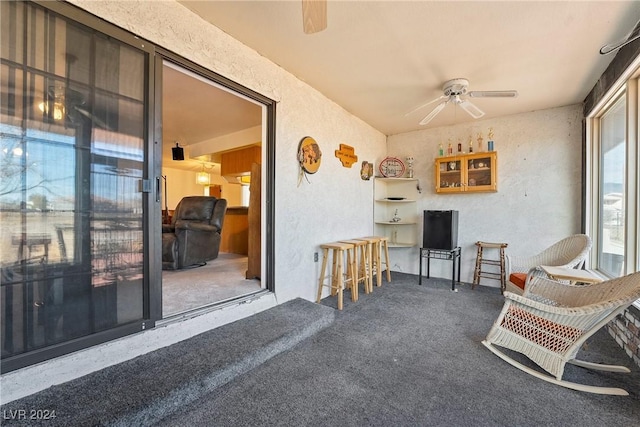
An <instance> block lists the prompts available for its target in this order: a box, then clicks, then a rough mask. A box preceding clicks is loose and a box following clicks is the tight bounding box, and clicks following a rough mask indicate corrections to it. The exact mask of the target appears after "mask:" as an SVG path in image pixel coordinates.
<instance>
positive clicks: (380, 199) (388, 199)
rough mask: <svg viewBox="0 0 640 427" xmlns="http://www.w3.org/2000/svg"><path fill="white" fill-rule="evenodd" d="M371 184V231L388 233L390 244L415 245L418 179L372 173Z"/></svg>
mask: <svg viewBox="0 0 640 427" xmlns="http://www.w3.org/2000/svg"><path fill="white" fill-rule="evenodd" d="M374 187H375V188H374V192H375V195H374V229H375V234H376V235H377V236H386V237H388V238H389V242H388V245H389V247H390V248H411V247H414V246H416V245H417V243H416V235H417V234H416V233H417V228H416V226H417V224H418V222H417V221H418V215H417V199H418V189H417V187H418V180H417V179H415V178H382V177H376V178H375V185H374ZM396 212H397V217H399V218H400V220H399V221H393V218H394V216H396Z"/></svg>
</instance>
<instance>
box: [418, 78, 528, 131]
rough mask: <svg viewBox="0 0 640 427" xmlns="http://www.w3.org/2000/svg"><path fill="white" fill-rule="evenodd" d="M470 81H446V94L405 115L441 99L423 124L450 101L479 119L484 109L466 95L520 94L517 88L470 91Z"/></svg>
mask: <svg viewBox="0 0 640 427" xmlns="http://www.w3.org/2000/svg"><path fill="white" fill-rule="evenodd" d="M468 88H469V81H468V80H467V79H453V80H449V81H447V82H445V84H444V85H443V86H442V91H443V92H444V95H441V96H440V97H438V98H436V99H434V100H431V101H429V102H427V103H426V104H422V105H420V106H419V107H417V108H414V109H413V110H411V111H409V112H408V113H407V114H405V116H408V115H409V114H413V113H415V112H416V111H418V110H421V109H422V108H424V107H426V106H427V105H430V104H433V103H434V102H438V101H440V103H439V104H438V105H436V108H434V109H433V110H432V111H431V112H430V113H429V114H427V115H426V116H425V117H424V118H423V119H422V120H420V124H421V125H426V124H427V123H429V122H430V121H431V120H433V118H434V117H435V116H437V115H438V113H439V112H440V111H442V110H443V109H444V107H445V106H446V105H447V104H448V103H450V102H451V103H452V104H454V105H459V106H460V107H461V108H462V109H463V110H464V111H466V112H467V113H468V114H469V115H470V116H471V117H473V118H474V119H479V118H480V117H482V116H484V111H482V110H481V109H479V108H478V107H476V106H475V105H474V104H472V103H471V101H469V100H468V99H465V97H471V98H515V97H516V96H518V91H515V90H480V91H478V90H472V91H469V90H468Z"/></svg>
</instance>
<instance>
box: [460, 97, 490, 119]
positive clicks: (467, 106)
mask: <svg viewBox="0 0 640 427" xmlns="http://www.w3.org/2000/svg"><path fill="white" fill-rule="evenodd" d="M458 104H459V105H460V107H462V109H463V110H464V111H466V112H467V113H469V115H470V116H471V117H473V118H474V119H479V118H480V117H482V116H484V111H482V110H481V109H479V108H478V107H476V106H475V105H473V104H472V103H471V102H469V101H468V100H466V99H463V100H462V101H460V102H459V103H458Z"/></svg>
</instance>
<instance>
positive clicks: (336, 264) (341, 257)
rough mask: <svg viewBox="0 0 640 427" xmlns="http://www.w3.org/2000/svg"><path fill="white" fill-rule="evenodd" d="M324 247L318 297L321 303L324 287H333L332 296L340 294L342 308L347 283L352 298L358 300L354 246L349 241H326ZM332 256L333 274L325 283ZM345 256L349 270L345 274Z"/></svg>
mask: <svg viewBox="0 0 640 427" xmlns="http://www.w3.org/2000/svg"><path fill="white" fill-rule="evenodd" d="M320 248H321V249H322V268H321V271H320V278H319V279H318V299H317V302H318V303H320V300H321V298H322V287H323V286H328V287H329V288H330V289H331V296H335V295H336V294H337V295H338V310H342V307H343V290H344V289H345V288H346V286H347V283H349V287H350V289H351V300H352V301H357V300H358V286H354V285H353V283H354V280H353V279H354V277H355V275H354V272H353V269H352V266H353V262H352V261H351V260H352V259H353V250H354V246H353V245H352V244H349V243H341V242H332V243H324V244H322V245H320ZM330 256H331V258H332V267H331V276H330V281H329V284H325V279H326V270H327V264H328V261H329V257H330ZM345 257H346V258H347V261H346V267H347V272H346V274H345V271H344V266H345Z"/></svg>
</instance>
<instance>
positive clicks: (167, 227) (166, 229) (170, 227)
mask: <svg viewBox="0 0 640 427" xmlns="http://www.w3.org/2000/svg"><path fill="white" fill-rule="evenodd" d="M162 232H163V233H175V232H176V227H175V226H173V225H171V224H162Z"/></svg>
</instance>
